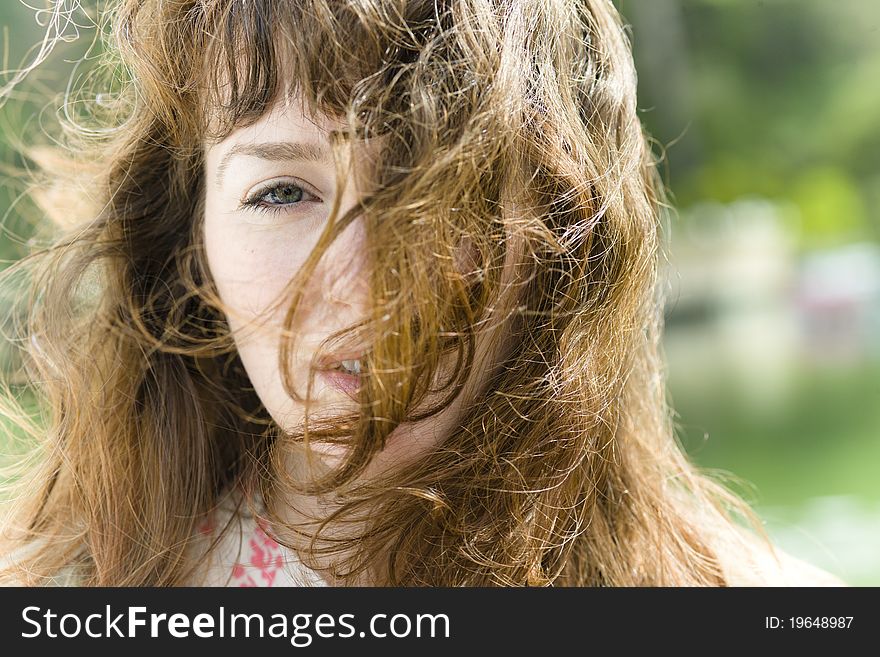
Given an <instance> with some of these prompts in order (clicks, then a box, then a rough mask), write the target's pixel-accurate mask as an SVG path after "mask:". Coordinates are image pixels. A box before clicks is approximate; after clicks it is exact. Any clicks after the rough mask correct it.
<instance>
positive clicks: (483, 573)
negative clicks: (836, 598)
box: [2, 0, 766, 586]
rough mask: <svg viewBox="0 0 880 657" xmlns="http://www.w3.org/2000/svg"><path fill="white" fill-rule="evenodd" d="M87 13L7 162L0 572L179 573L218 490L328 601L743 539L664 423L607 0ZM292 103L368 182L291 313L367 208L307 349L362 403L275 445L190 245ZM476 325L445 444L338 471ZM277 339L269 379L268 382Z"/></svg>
mask: <svg viewBox="0 0 880 657" xmlns="http://www.w3.org/2000/svg"><path fill="white" fill-rule="evenodd" d="M58 4H62V3H58ZM56 11H60V10H58V9H56ZM95 15H96V16H99V17H102V18H101V20H99V21H98V23H97V24H98V26H99V28H100V29H99V30H98V32H99V34H100V36H101V37H102V50H101V56H100V58H99V59H98V61H97V62H94V63H93V66H92V68H91V69H90V70H91V73H90V75H89V76H88V77H87V78H84V79H81V80H83V82H82V84H80V85H79V86H78V87H77V88H76V90H75V91H72V92H70V93H68V94H67V95H66V96H65V99H64V102H63V109H64V112H63V113H62V114H61V116H62V121H60V122H59V124H58V125H59V128H60V129H59V131H58V135H59V137H58V138H57V139H56V140H55V143H54V146H53V147H51V148H47V147H43V148H37V147H36V144H35V145H34V147H33V148H30V150H28V155H29V157H30V161H33V162H36V164H37V165H39V167H38V168H37V173H36V174H35V175H36V176H37V181H38V182H39V184H38V185H36V186H35V193H34V198H35V199H36V200H37V201H38V203H40V204H41V206H42V207H43V208H45V216H46V217H48V218H50V219H52V221H47V222H45V226H44V228H45V231H44V232H43V233H41V236H42V237H43V239H44V240H47V241H48V243H47V244H42V245H40V243H39V242H37V246H36V247H35V248H34V249H33V252H31V253H30V254H28V255H27V256H26V257H25V258H23V259H22V260H20V261H19V262H17V263H16V264H15V265H13V266H12V267H10V268H8V269H7V270H5V271H4V272H3V278H2V282H3V283H4V284H9V285H10V286H11V285H12V282H13V281H14V280H15V277H16V276H18V275H22V276H24V278H25V280H26V281H27V282H28V285H27V290H29V292H27V293H24V294H21V295H20V296H19V297H18V298H19V300H21V301H22V302H23V304H24V305H23V307H24V309H23V311H22V312H23V317H24V321H22V322H21V323H20V326H19V331H18V332H17V333H16V336H15V338H16V341H15V344H18V345H19V346H20V349H21V351H22V352H23V353H22V369H21V371H20V372H19V376H18V378H17V379H16V380H15V382H14V384H13V383H7V384H6V385H5V392H6V394H4V395H2V403H3V407H2V412H3V414H5V415H6V416H7V418H8V419H9V420H10V421H11V423H12V424H13V425H14V426H15V432H14V433H13V432H12V431H10V432H9V434H10V435H9V437H8V440H15V441H16V444H18V445H20V446H22V449H24V450H25V451H24V452H22V449H19V450H15V456H14V458H13V459H11V460H9V463H8V464H7V466H6V468H5V470H4V473H3V482H4V483H3V486H4V488H3V496H4V498H5V499H6V500H7V503H6V509H7V514H6V521H5V524H6V527H7V530H6V532H7V533H6V536H4V537H3V538H4V539H5V542H4V543H3V546H2V551H7V552H8V551H10V550H21V549H23V548H28V549H27V550H25V552H24V556H22V558H21V559H18V560H17V561H16V563H15V564H13V565H10V566H9V567H8V568H7V569H6V571H5V574H6V575H7V576H9V577H13V576H14V577H17V578H18V579H23V580H24V581H25V582H27V583H45V582H47V581H52V579H53V578H55V577H57V576H58V573H60V572H62V571H65V569H67V570H69V571H70V572H73V573H74V574H75V581H76V582H77V583H80V584H83V585H118V586H140V585H163V586H165V585H180V584H185V583H188V582H190V581H193V580H192V578H193V577H194V574H195V573H196V572H197V569H198V567H199V564H200V563H202V562H203V559H205V558H206V555H207V553H202V552H198V551H194V550H193V546H194V543H193V540H194V539H193V536H194V534H195V533H197V532H196V531H195V527H196V524H197V522H198V520H199V518H201V517H203V516H204V515H205V514H206V513H208V512H210V510H211V509H212V508H214V507H215V506H216V505H217V503H218V500H219V499H220V498H221V497H222V496H223V495H224V491H228V490H229V489H230V488H231V487H235V486H241V487H242V488H243V489H244V490H246V491H248V492H249V493H253V495H249V496H248V497H247V499H252V498H254V497H256V494H259V498H260V499H261V500H262V501H263V506H262V507H257V506H253V505H252V510H253V511H254V512H255V513H259V514H262V515H263V516H264V517H265V518H266V520H267V524H268V525H269V526H271V527H273V532H274V533H275V536H276V538H277V540H279V542H282V543H284V544H286V545H288V546H290V547H296V549H297V550H299V551H300V552H301V553H302V554H303V558H304V559H306V560H307V562H309V563H310V562H311V561H310V560H311V559H313V558H315V559H316V558H317V557H318V556H319V555H325V556H326V555H336V556H335V558H334V559H333V560H332V564H333V566H332V567H333V573H334V577H336V578H337V580H338V581H341V582H358V583H371V584H384V585H392V586H399V585H430V586H459V585H467V586H471V585H476V586H495V585H502V586H519V585H533V586H544V585H554V586H585V585H601V586H622V585H725V584H726V583H727V576H726V574H725V569H724V567H723V564H722V560H721V558H720V557H719V549H718V545H719V539H718V538H717V537H719V536H721V535H722V529H723V528H729V527H732V526H734V525H735V524H736V523H737V522H738V520H737V518H736V516H737V515H740V516H742V517H745V518H747V519H748V520H749V521H750V522H751V523H752V524H753V525H754V526H755V528H756V529H758V530H759V531H760V521H758V520H757V518H756V517H755V516H754V513H753V512H752V511H751V510H750V509H749V507H748V505H747V504H746V503H745V502H744V501H743V500H742V499H741V498H740V497H738V496H737V495H736V494H734V493H733V492H732V491H731V490H729V489H728V488H727V487H725V486H724V485H722V484H721V483H720V482H719V481H716V480H715V478H713V477H712V476H710V473H708V472H704V471H701V470H700V469H699V468H697V466H696V465H695V464H693V463H692V462H691V461H690V460H689V459H688V457H687V456H686V455H685V454H684V453H683V450H682V448H681V445H680V444H679V442H678V440H677V438H676V435H675V426H674V421H673V415H672V413H671V411H670V407H669V404H668V400H667V395H666V391H665V383H664V369H663V360H662V354H661V351H660V345H659V338H660V333H661V321H662V307H663V303H662V302H663V299H662V285H660V284H659V276H658V270H659V265H660V260H661V255H662V222H661V217H662V209H663V207H664V206H665V201H664V192H663V186H662V184H661V181H660V179H659V177H658V174H657V166H656V165H657V158H656V157H655V156H654V154H653V153H652V150H651V146H650V144H651V142H650V140H649V138H648V137H647V136H646V134H645V132H644V130H643V127H642V125H641V123H640V121H639V118H638V115H637V109H636V74H635V70H634V67H633V61H632V55H631V51H630V44H629V41H628V38H627V32H626V29H625V26H624V24H623V23H622V20H621V18H620V16H619V15H618V13H617V11H616V10H615V8H614V6H613V5H612V4H611V2H610V1H609V0H454V1H453V0H357V1H346V2H338V1H334V0H297V1H296V2H294V1H288V0H267V1H265V2H245V1H243V0H118V1H116V2H109V3H106V6H102V7H101V11H100V12H99V13H98V14H95ZM96 92H100V93H96ZM289 94H296V95H297V97H299V98H301V99H302V102H303V106H304V107H306V108H308V110H309V111H310V112H314V113H316V114H318V113H321V114H323V115H326V116H328V117H332V118H334V119H338V120H339V121H340V122H341V124H342V125H344V126H345V127H344V128H343V129H340V130H337V131H334V132H333V134H332V137H333V145H334V148H335V149H338V148H342V147H349V148H351V149H353V150H352V152H353V153H354V157H355V159H358V158H360V159H361V160H362V161H369V163H370V167H369V174H368V175H369V178H370V180H369V184H368V185H366V186H365V189H367V190H369V191H368V193H365V194H364V196H363V198H361V199H359V202H358V203H357V205H356V206H355V207H354V208H352V209H351V210H350V211H348V212H346V213H341V212H339V208H338V207H335V208H334V209H333V212H331V216H330V219H329V220H328V222H327V224H326V227H325V229H324V232H323V234H322V235H321V237H320V239H319V241H318V244H317V246H316V248H315V250H314V251H313V253H312V254H311V256H310V257H309V259H308V260H307V262H306V264H305V265H304V266H303V268H302V270H300V271H299V272H298V274H297V276H296V277H295V278H294V280H292V281H291V283H290V287H289V288H288V290H289V292H290V294H289V297H288V298H289V300H290V307H289V310H288V311H287V314H286V319H285V322H286V323H285V327H286V328H288V329H290V327H291V326H292V322H293V320H294V316H295V315H296V312H297V308H298V305H299V302H300V298H301V296H302V295H301V294H300V292H301V290H302V289H303V286H304V284H305V281H307V280H308V277H309V275H310V272H312V271H313V270H314V268H315V266H316V265H317V263H318V262H319V261H320V259H321V257H322V255H323V253H324V252H325V251H326V250H327V247H328V246H329V245H330V244H331V243H332V242H333V240H334V239H336V237H337V236H338V235H340V233H341V232H342V231H343V230H344V229H345V227H346V226H348V225H349V224H350V223H351V222H352V221H354V220H355V219H357V220H359V221H362V222H363V225H364V228H365V234H366V243H365V245H364V249H365V255H366V258H367V261H368V262H369V263H370V269H369V286H370V300H369V301H370V306H369V307H370V313H369V317H367V318H365V320H364V322H362V323H361V324H359V325H357V326H351V327H348V329H347V330H346V331H345V332H343V333H340V334H338V335H334V336H333V340H337V339H353V340H356V341H361V342H363V343H365V344H368V345H369V349H368V351H367V354H366V356H365V358H364V361H363V368H364V371H363V376H362V379H363V386H362V389H361V392H360V397H359V399H358V402H359V404H358V410H357V412H356V413H352V414H349V415H345V416H339V417H336V418H331V420H327V419H326V418H324V419H323V420H321V421H307V422H306V423H305V425H304V426H303V427H302V428H301V430H297V431H291V430H287V431H285V430H282V429H281V428H280V427H279V426H277V425H276V424H275V423H274V422H273V421H272V419H271V418H270V416H269V414H268V413H267V411H266V409H265V408H264V407H263V405H262V404H261V402H260V399H259V398H258V397H257V396H256V394H255V392H254V389H253V387H252V385H251V384H250V382H249V381H248V378H247V376H246V373H245V371H244V369H243V367H242V363H241V361H240V359H239V358H238V356H237V354H236V351H235V346H234V342H233V340H232V336H231V334H230V330H229V325H228V323H227V321H226V316H225V314H224V310H223V305H222V303H221V300H220V299H219V297H218V295H217V292H216V289H215V287H214V284H213V282H212V280H211V276H210V272H209V270H208V267H207V266H206V263H205V253H204V248H203V241H202V239H201V228H202V207H203V200H204V187H205V182H204V173H203V168H204V145H205V143H206V142H208V141H210V140H212V139H222V138H223V137H224V136H226V135H228V134H230V133H231V131H232V130H234V129H235V128H238V127H240V126H246V125H250V124H252V123H253V122H255V121H256V120H258V119H259V118H260V117H261V116H263V115H264V114H265V113H266V112H267V111H268V110H269V109H270V108H271V107H273V105H274V104H275V103H277V102H278V101H279V99H281V98H282V97H285V96H287V95H289ZM338 174H339V175H345V172H344V171H341V170H340V171H338ZM463 242H464V243H467V244H469V245H470V246H471V252H472V254H473V257H472V258H471V262H470V266H468V267H466V268H464V269H465V270H464V271H462V267H461V266H460V262H459V261H458V260H457V259H456V254H457V253H459V251H458V249H459V246H460V245H461V244H462V243H463ZM511 263H512V266H513V268H514V270H515V271H516V272H518V274H517V279H516V281H517V282H516V285H511V284H510V281H509V280H508V279H507V278H506V275H505V274H504V272H505V271H509V269H507V270H506V269H505V268H506V267H508V268H509V267H510V266H511ZM499 323H504V326H505V330H506V331H507V334H508V336H509V339H508V341H507V344H508V345H509V346H508V348H507V349H506V351H505V352H504V354H503V361H502V362H501V365H500V366H499V367H497V368H495V369H493V370H492V371H491V372H490V373H489V375H488V379H487V383H486V384H485V386H484V387H483V388H481V389H480V390H479V391H476V392H474V393H473V394H471V395H470V396H469V398H468V399H467V400H466V401H467V403H464V404H463V405H462V406H461V409H462V410H461V415H460V417H459V418H458V419H457V422H456V423H455V425H454V427H453V428H452V430H451V431H450V432H449V435H445V436H443V439H442V440H441V441H440V443H439V444H437V445H436V446H433V447H432V448H431V451H430V452H429V453H428V454H426V455H424V456H423V457H421V458H419V459H418V460H417V461H416V462H409V463H405V464H403V465H401V466H400V467H397V468H394V469H393V470H392V471H389V472H385V473H382V474H381V475H377V476H375V477H365V476H363V475H364V472H365V468H366V467H367V465H368V464H369V463H370V461H371V458H372V457H373V456H374V455H376V454H377V453H378V452H379V451H380V450H382V449H383V447H384V445H385V441H386V438H387V437H388V435H389V434H390V433H391V432H392V431H393V430H395V428H397V427H398V426H400V425H401V424H403V423H407V422H413V421H416V420H419V419H423V418H426V417H430V416H431V415H432V414H434V413H437V412H438V411H439V410H441V409H442V408H446V407H447V406H448V405H449V404H450V403H452V401H453V400H454V399H456V398H457V397H458V396H459V395H461V394H462V390H463V389H464V387H465V384H466V382H467V381H468V380H469V378H470V377H472V376H473V375H474V374H475V372H474V367H475V365H474V353H475V352H474V344H475V339H476V337H477V336H478V335H479V334H480V332H481V331H485V330H487V327H490V326H498V325H499ZM352 336H354V337H352ZM295 339H296V335H295V332H294V331H293V330H292V329H290V330H289V334H287V333H286V334H285V339H284V340H283V342H282V348H281V353H280V361H279V363H280V366H281V369H282V372H283V373H284V376H285V386H286V387H288V392H290V393H291V394H294V393H295V391H293V389H292V388H293V386H292V383H291V381H290V378H289V372H288V371H287V368H286V367H285V363H287V358H288V356H289V354H290V353H291V352H290V350H291V348H292V347H291V346H290V345H291V344H292V342H293V340H295ZM331 342H332V341H331V340H328V341H327V343H326V345H329V344H330V343H331ZM326 345H325V346H326ZM314 365H315V363H314V362H313V366H314ZM311 375H314V368H313V369H312V371H311ZM22 391H27V394H28V395H29V396H28V397H27V399H30V400H32V404H33V405H32V406H28V404H26V403H25V402H18V401H16V399H21V398H23V397H22V395H23V392H22ZM306 401H308V400H306ZM431 401H433V402H436V403H429V402H431ZM35 408H36V409H37V410H36V411H35V410H34V409H35ZM307 420H308V418H307ZM315 440H323V441H329V442H342V443H344V444H346V445H348V446H349V448H350V449H349V450H348V451H347V452H346V457H345V458H344V459H343V461H342V462H341V463H340V464H339V466H338V467H335V468H333V469H332V470H330V471H329V472H326V473H324V474H323V475H322V476H321V477H318V478H301V477H296V476H293V475H291V473H290V472H288V471H287V470H286V468H285V467H284V464H285V463H286V462H287V461H286V458H287V456H289V454H290V453H292V451H293V450H294V449H296V448H298V447H297V446H300V447H301V446H306V447H307V446H308V444H309V442H310V441H315ZM297 496H317V497H319V498H321V499H328V500H332V504H329V505H328V506H327V507H326V511H327V512H326V513H325V514H324V515H323V516H321V517H320V518H315V519H314V522H313V523H311V524H310V525H309V527H310V529H309V530H305V529H304V528H303V526H302V525H299V524H297V525H294V523H291V522H289V521H286V520H285V519H284V518H283V517H282V515H281V513H280V510H279V509H280V507H281V506H282V505H283V504H284V500H287V499H296V498H297ZM346 523H348V524H346ZM345 527H350V529H348V530H346V529H345ZM765 538H766V537H765Z"/></svg>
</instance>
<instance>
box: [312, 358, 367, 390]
mask: <svg viewBox="0 0 880 657" xmlns="http://www.w3.org/2000/svg"><path fill="white" fill-rule="evenodd" d="M322 365H323V367H322V369H321V375H322V376H323V377H324V380H325V381H326V382H327V383H328V384H329V385H330V386H332V387H333V388H336V389H337V390H339V391H341V392H344V393H345V394H347V395H348V396H349V397H354V396H355V395H356V394H357V391H358V388H360V384H361V376H360V375H361V359H360V358H340V357H339V356H335V357H334V356H331V357H329V358H327V359H324V361H322Z"/></svg>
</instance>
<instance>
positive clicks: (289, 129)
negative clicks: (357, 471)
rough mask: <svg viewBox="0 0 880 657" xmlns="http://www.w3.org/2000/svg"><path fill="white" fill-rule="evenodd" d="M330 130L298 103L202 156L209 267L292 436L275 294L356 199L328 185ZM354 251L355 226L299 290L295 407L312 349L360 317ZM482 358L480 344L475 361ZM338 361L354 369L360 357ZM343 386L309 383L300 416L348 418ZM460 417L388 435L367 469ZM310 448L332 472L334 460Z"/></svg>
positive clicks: (330, 378)
mask: <svg viewBox="0 0 880 657" xmlns="http://www.w3.org/2000/svg"><path fill="white" fill-rule="evenodd" d="M338 127H340V126H338V125H335V124H333V123H332V122H330V121H329V120H327V119H326V118H322V117H319V118H316V119H310V118H309V117H306V116H304V114H303V111H302V107H301V103H299V102H296V101H289V102H287V103H285V104H280V105H278V106H276V107H275V108H274V109H273V110H272V111H271V112H269V113H267V114H266V115H264V116H263V117H262V118H261V119H260V120H259V121H257V122H256V123H254V124H252V125H250V126H247V127H243V128H240V129H237V130H236V131H234V132H233V133H232V134H230V135H229V136H228V137H227V138H226V139H224V140H223V141H221V142H218V143H213V144H209V145H206V159H205V174H206V184H205V188H206V198H205V216H204V240H205V248H206V252H207V258H208V266H209V268H210V271H211V274H212V276H213V278H214V282H215V284H216V286H217V290H218V292H219V295H220V298H221V300H222V302H223V303H224V304H225V306H226V316H227V319H228V321H229V325H230V329H231V330H232V334H233V337H234V340H235V343H236V347H237V349H238V352H239V355H240V357H241V360H242V362H243V364H244V367H245V370H246V371H247V374H248V377H249V378H250V381H251V384H252V385H253V386H254V389H255V390H256V393H257V395H259V397H260V399H261V401H262V402H263V404H264V405H265V407H266V409H267V410H268V412H269V413H270V415H271V416H272V418H273V420H274V421H275V422H276V423H278V424H279V426H280V427H282V428H283V429H285V430H287V431H293V430H295V429H296V428H297V427H300V426H302V423H303V420H304V404H303V402H301V401H298V400H295V399H293V398H292V397H290V396H289V395H288V394H287V393H286V392H285V390H284V387H283V385H282V379H281V374H280V372H279V370H278V354H279V349H280V342H279V340H280V337H281V336H280V328H281V327H282V325H283V321H284V317H285V312H286V310H287V308H288V307H289V302H288V303H285V302H284V301H285V299H284V298H283V297H281V293H282V291H283V290H284V288H285V285H286V284H287V283H288V281H290V279H291V278H293V276H294V275H295V274H296V272H297V271H298V270H299V269H300V267H302V265H303V263H304V262H305V260H306V258H307V257H308V255H309V253H310V252H311V250H312V248H313V247H314V246H315V244H316V242H317V240H318V236H319V235H320V233H321V230H322V227H323V226H324V225H325V223H326V221H327V219H328V217H329V214H330V211H331V208H332V206H333V202H334V199H335V197H337V196H338V197H339V198H340V213H344V212H345V211H346V210H348V209H349V208H351V207H352V206H353V205H354V204H355V203H356V200H357V198H358V190H357V189H356V184H355V181H354V177H353V176H348V177H347V178H346V180H345V182H344V184H343V185H342V186H341V187H339V188H337V187H336V184H335V168H334V165H333V161H332V156H331V154H330V147H329V141H328V138H327V135H328V132H329V130H331V129H334V128H338ZM354 164H355V165H357V164H358V163H354ZM363 243H364V233H363V224H362V223H361V220H360V219H357V220H355V221H354V222H353V223H351V224H350V225H349V226H348V227H347V228H346V229H345V231H344V232H343V233H342V234H341V235H340V237H339V238H338V239H337V240H336V241H335V242H334V243H333V244H332V246H331V247H330V249H329V251H328V252H327V253H326V255H325V256H324V257H323V258H322V259H321V261H320V263H319V264H318V267H317V269H316V270H315V273H314V275H313V276H312V277H311V279H310V281H309V282H308V287H307V289H305V290H304V296H303V298H302V300H301V302H300V308H299V309H298V311H297V314H296V316H295V323H294V325H293V327H292V329H293V330H294V331H295V332H296V334H297V339H296V341H295V348H294V352H293V353H292V355H291V358H292V360H291V363H290V366H291V368H292V369H291V378H292V381H293V383H294V388H295V390H296V392H297V393H298V394H299V395H301V396H303V397H304V396H305V395H306V384H307V380H308V371H309V370H308V368H309V363H310V361H311V358H312V356H313V354H314V353H315V352H316V351H317V348H318V345H319V344H320V343H321V341H322V340H324V339H325V338H326V337H328V336H329V335H331V334H332V333H334V332H335V331H337V330H339V329H342V328H344V327H346V326H350V325H351V324H354V323H356V322H357V321H358V320H360V319H362V318H364V317H366V315H367V306H366V303H367V298H368V297H367V294H368V288H367V275H368V271H367V267H366V262H365V260H364V258H363V257H362V256H363V253H364V249H363ZM279 301H280V303H278V302H279ZM355 351H357V350H355ZM483 353H485V347H482V348H481V347H480V341H479V340H478V352H477V354H478V357H479V356H480V354H483ZM337 356H338V360H343V359H344V360H347V361H353V360H356V359H357V356H358V354H357V353H353V352H351V353H341V352H340V353H338V354H337ZM334 360H336V359H334ZM347 365H349V366H352V365H354V363H352V362H349V363H347ZM484 369H485V368H479V367H477V368H475V370H474V371H475V372H481V371H483V370H484ZM352 383H356V379H353V378H352V377H351V376H347V375H345V374H342V373H340V372H320V373H318V374H317V375H316V376H315V381H314V384H313V388H312V393H311V396H310V400H311V401H310V417H313V416H314V417H327V416H330V415H332V414H333V413H334V409H336V411H335V412H337V413H338V412H340V411H341V410H344V411H345V412H353V411H355V410H356V402H355V401H354V400H353V399H352V398H351V397H349V395H348V394H347V393H346V391H345V388H346V386H350V385H351V384H352ZM477 383H479V381H474V382H473V384H477ZM461 399H462V398H461V397H459V401H461ZM458 413H459V409H458V404H453V405H451V406H450V407H448V408H447V409H445V410H444V411H442V412H441V413H439V414H437V415H435V416H434V417H431V418H428V419H426V420H423V421H421V422H419V423H417V424H411V425H402V426H400V427H398V429H397V430H396V431H395V432H394V433H393V434H392V435H391V436H390V437H389V439H388V441H387V443H386V448H385V450H384V452H382V453H381V454H380V455H378V456H377V457H376V458H375V459H374V463H372V464H371V467H370V470H373V469H374V468H379V469H381V468H382V467H383V466H384V465H387V464H393V463H395V462H399V461H401V460H402V459H409V458H412V457H415V456H417V455H418V454H420V453H422V452H423V451H424V450H426V449H428V448H430V447H431V446H432V445H434V444H435V443H436V442H438V441H439V440H441V439H442V437H443V435H444V434H445V432H446V431H447V430H448V429H449V428H450V427H451V424H452V423H453V422H454V421H455V419H456V417H457V415H458ZM311 444H312V447H313V449H315V451H317V452H318V453H319V454H320V455H321V456H322V459H323V460H324V461H325V462H326V463H327V465H330V466H332V465H334V464H335V463H336V462H338V459H339V457H340V456H341V455H342V450H343V449H344V448H343V447H341V446H330V445H318V444H316V443H311Z"/></svg>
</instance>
